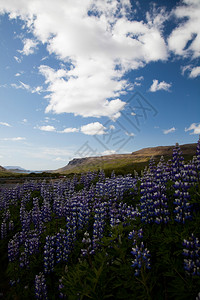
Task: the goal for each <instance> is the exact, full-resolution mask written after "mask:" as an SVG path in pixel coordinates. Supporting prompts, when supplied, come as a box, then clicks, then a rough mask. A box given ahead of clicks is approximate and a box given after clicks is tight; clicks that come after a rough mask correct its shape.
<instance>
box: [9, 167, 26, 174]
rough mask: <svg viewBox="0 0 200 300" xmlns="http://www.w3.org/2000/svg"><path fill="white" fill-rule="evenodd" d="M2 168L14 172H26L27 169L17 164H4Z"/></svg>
mask: <svg viewBox="0 0 200 300" xmlns="http://www.w3.org/2000/svg"><path fill="white" fill-rule="evenodd" d="M4 168H5V169H6V170H8V171H11V172H14V173H28V172H30V171H29V170H26V169H23V168H21V167H19V166H4Z"/></svg>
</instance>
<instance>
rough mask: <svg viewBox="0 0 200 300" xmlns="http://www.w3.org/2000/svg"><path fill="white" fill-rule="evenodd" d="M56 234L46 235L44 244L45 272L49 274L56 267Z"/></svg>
mask: <svg viewBox="0 0 200 300" xmlns="http://www.w3.org/2000/svg"><path fill="white" fill-rule="evenodd" d="M54 245H55V236H49V235H47V236H46V243H45V245H44V272H45V273H47V274H49V273H50V272H51V271H53V269H54V264H55V248H54Z"/></svg>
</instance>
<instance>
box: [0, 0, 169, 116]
mask: <svg viewBox="0 0 200 300" xmlns="http://www.w3.org/2000/svg"><path fill="white" fill-rule="evenodd" d="M131 9H132V7H131V2H130V1H128V0H121V1H117V0H113V1H109V0H104V1H102V0H95V1H94V0H86V1H81V2H80V1H79V0H74V1H68V0H66V1H62V0H58V1H56V2H55V1H54V0H49V1H48V3H47V1H46V0H45V1H38V0H32V1H25V2H24V1H23V0H18V1H15V2H13V1H12V0H3V1H1V3H0V12H1V13H5V12H7V13H8V14H9V17H10V18H17V17H19V18H20V19H22V20H23V21H24V23H25V26H26V28H28V30H29V31H30V32H32V34H33V39H30V38H28V39H25V40H24V48H23V50H22V52H21V53H22V54H24V55H28V54H31V53H33V52H34V49H35V47H36V45H37V44H36V42H37V43H38V44H39V43H40V42H41V43H43V44H44V45H45V46H46V49H47V51H48V52H49V54H55V55H56V56H57V58H58V59H60V60H61V61H62V62H63V63H64V64H65V65H66V68H62V69H60V70H57V69H53V68H50V66H48V65H46V66H44V65H42V66H40V68H39V71H40V73H41V74H42V75H43V76H44V77H45V80H46V84H47V91H48V100H49V104H48V106H47V108H46V112H54V113H57V114H59V113H63V112H65V113H73V114H75V115H81V116H84V117H101V116H107V117H115V118H117V117H119V116H120V111H121V110H122V109H123V107H124V105H125V103H124V102H123V101H122V100H121V99H120V96H121V94H122V93H124V92H125V91H126V89H128V88H129V82H128V81H127V80H125V79H123V76H124V74H125V73H126V72H128V71H130V70H134V69H138V68H140V67H142V66H144V65H145V64H147V63H149V62H152V61H158V60H166V59H167V57H168V52H167V46H166V43H165V41H164V38H163V32H162V28H163V26H162V24H163V22H164V21H165V20H166V18H167V14H166V12H165V11H164V10H163V9H161V10H159V11H154V13H153V15H151V14H150V13H148V14H147V15H146V20H145V21H136V20H133V21H132V20H130V18H129V13H130V10H131ZM138 84H139V83H138Z"/></svg>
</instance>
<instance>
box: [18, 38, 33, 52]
mask: <svg viewBox="0 0 200 300" xmlns="http://www.w3.org/2000/svg"><path fill="white" fill-rule="evenodd" d="M23 44H24V47H23V49H22V50H18V52H19V53H21V54H23V55H30V54H33V53H34V52H35V49H36V47H37V44H38V43H37V42H36V41H34V40H32V39H24V40H23Z"/></svg>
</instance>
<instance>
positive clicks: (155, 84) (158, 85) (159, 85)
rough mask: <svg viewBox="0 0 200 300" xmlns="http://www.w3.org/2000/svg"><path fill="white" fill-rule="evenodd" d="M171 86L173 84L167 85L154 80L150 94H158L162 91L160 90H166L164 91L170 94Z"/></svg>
mask: <svg viewBox="0 0 200 300" xmlns="http://www.w3.org/2000/svg"><path fill="white" fill-rule="evenodd" d="M171 86H172V84H171V83H167V82H165V81H161V82H160V83H159V82H158V80H157V79H154V80H153V83H152V85H151V87H150V89H149V91H150V92H157V91H160V90H164V91H167V92H169V91H170V87H171Z"/></svg>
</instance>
